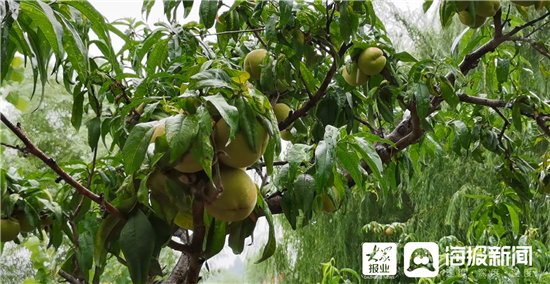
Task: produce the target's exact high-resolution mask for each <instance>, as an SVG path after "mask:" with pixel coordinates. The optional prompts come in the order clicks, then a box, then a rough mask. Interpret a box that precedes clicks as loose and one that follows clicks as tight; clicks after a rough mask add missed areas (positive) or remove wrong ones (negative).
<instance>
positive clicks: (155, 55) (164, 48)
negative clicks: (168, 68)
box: [147, 39, 168, 74]
mask: <svg viewBox="0 0 550 284" xmlns="http://www.w3.org/2000/svg"><path fill="white" fill-rule="evenodd" d="M167 54H168V40H167V39H165V40H161V41H159V42H157V43H156V44H155V45H154V46H153V50H151V53H149V57H148V58H147V74H154V73H155V70H156V68H157V67H161V66H162V63H163V62H164V60H165V59H166V55H167Z"/></svg>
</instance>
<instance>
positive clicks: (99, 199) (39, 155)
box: [0, 113, 124, 218]
mask: <svg viewBox="0 0 550 284" xmlns="http://www.w3.org/2000/svg"><path fill="white" fill-rule="evenodd" d="M0 120H1V121H2V123H4V124H5V125H6V126H7V127H8V128H9V129H10V130H11V131H12V132H13V133H14V134H15V135H17V137H18V138H19V139H20V140H21V141H22V142H23V144H25V147H26V149H27V150H28V151H29V153H30V154H32V155H33V156H35V157H37V158H39V159H40V160H42V161H43V162H44V163H45V164H46V165H47V166H48V167H50V168H51V169H52V170H53V171H54V172H55V173H56V174H58V175H59V177H60V178H62V179H63V180H64V181H65V182H67V183H68V184H69V185H71V186H72V187H74V188H75V189H76V190H77V191H78V192H80V194H82V195H84V196H86V197H87V198H89V199H91V200H92V201H94V202H96V203H97V204H99V205H100V206H101V207H103V208H105V210H107V211H108V212H109V213H111V214H113V215H115V216H118V217H119V218H124V217H123V216H122V214H121V213H120V212H119V211H118V209H116V208H115V207H114V206H113V205H112V204H110V203H109V202H107V201H105V200H104V199H103V197H102V196H99V195H97V194H95V193H93V192H92V191H90V190H89V189H88V188H86V187H84V186H83V185H82V184H80V183H79V182H78V181H76V180H75V179H74V178H73V177H71V176H70V175H69V174H68V173H67V172H65V171H64V170H63V169H62V168H61V167H59V165H58V164H57V163H56V162H55V160H54V159H52V158H50V157H48V156H47V155H46V154H44V152H42V151H41V150H40V149H38V148H37V147H36V146H35V145H34V144H33V143H32V142H31V141H30V139H29V138H28V137H27V135H25V133H24V132H23V130H22V129H21V128H20V127H19V125H18V126H15V125H13V123H11V121H9V120H8V118H7V117H6V116H5V115H4V114H3V113H0Z"/></svg>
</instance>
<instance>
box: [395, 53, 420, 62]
mask: <svg viewBox="0 0 550 284" xmlns="http://www.w3.org/2000/svg"><path fill="white" fill-rule="evenodd" d="M393 57H395V58H396V59H397V60H399V61H401V62H418V59H416V58H414V56H412V55H411V54H410V53H408V52H406V51H402V52H399V53H396V54H394V55H393Z"/></svg>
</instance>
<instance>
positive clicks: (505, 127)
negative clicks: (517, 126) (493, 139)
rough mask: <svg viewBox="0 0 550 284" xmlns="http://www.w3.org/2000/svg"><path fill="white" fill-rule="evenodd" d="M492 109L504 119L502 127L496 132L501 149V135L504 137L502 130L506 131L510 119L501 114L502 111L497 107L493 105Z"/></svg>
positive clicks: (502, 145)
mask: <svg viewBox="0 0 550 284" xmlns="http://www.w3.org/2000/svg"><path fill="white" fill-rule="evenodd" d="M493 110H494V111H495V112H496V113H497V114H498V115H499V116H500V117H501V118H502V120H504V126H502V129H501V130H500V133H499V134H498V143H500V146H501V147H502V149H504V144H503V143H502V137H504V132H505V131H506V129H507V128H508V126H510V121H509V120H508V119H507V118H506V116H504V115H503V114H502V112H501V111H500V110H499V109H498V108H496V107H494V108H493Z"/></svg>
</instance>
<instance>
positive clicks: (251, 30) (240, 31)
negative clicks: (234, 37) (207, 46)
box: [205, 28, 265, 36]
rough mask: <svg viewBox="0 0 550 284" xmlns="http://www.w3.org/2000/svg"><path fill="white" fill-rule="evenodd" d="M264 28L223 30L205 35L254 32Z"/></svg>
mask: <svg viewBox="0 0 550 284" xmlns="http://www.w3.org/2000/svg"><path fill="white" fill-rule="evenodd" d="M263 30H265V28H255V29H248V30H236V31H225V32H219V33H212V34H205V36H217V35H227V34H240V33H256V32H261V31H263Z"/></svg>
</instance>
